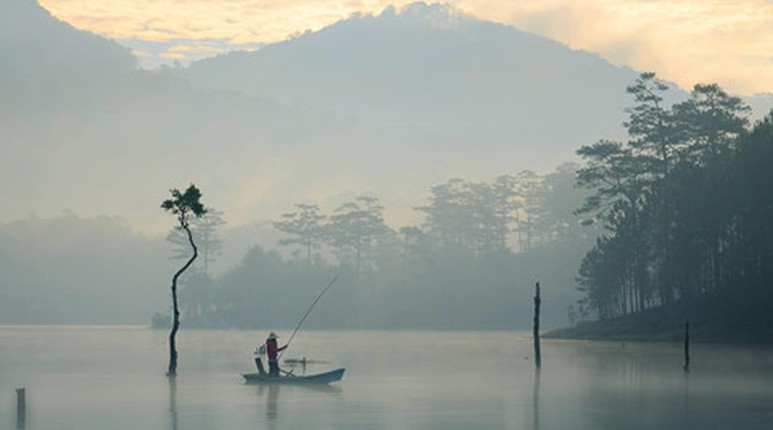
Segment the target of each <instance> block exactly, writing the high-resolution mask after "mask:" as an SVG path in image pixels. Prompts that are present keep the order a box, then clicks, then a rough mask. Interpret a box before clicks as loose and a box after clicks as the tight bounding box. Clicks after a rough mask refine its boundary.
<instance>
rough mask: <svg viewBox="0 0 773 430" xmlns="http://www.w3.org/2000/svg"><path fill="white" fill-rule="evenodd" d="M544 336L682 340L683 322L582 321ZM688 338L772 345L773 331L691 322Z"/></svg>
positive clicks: (643, 340) (555, 337)
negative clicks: (658, 325)
mask: <svg viewBox="0 0 773 430" xmlns="http://www.w3.org/2000/svg"><path fill="white" fill-rule="evenodd" d="M541 337H542V338H544V339H570V340H597V341H626V342H674V343H681V342H684V326H683V325H681V324H680V325H679V326H675V325H671V324H669V326H667V327H652V326H648V325H639V324H636V322H635V321H631V320H630V319H629V320H627V321H626V320H621V319H616V320H608V321H585V322H581V323H578V324H576V325H575V326H573V327H565V328H559V329H555V330H551V331H548V332H546V333H543V334H542V335H541ZM690 342H695V343H728V344H745V345H773V333H772V332H770V331H766V330H759V329H758V330H744V329H731V328H726V327H717V326H711V325H701V324H691V326H690Z"/></svg>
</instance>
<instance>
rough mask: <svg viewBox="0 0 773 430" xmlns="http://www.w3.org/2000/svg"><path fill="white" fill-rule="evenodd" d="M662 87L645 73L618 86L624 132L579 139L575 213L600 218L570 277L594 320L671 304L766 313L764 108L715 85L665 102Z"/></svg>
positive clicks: (768, 139) (770, 174)
mask: <svg viewBox="0 0 773 430" xmlns="http://www.w3.org/2000/svg"><path fill="white" fill-rule="evenodd" d="M669 90H670V88H669V85H668V84H667V83H665V82H664V81H662V80H660V79H659V78H658V77H657V76H656V75H655V74H654V73H643V74H641V75H640V77H639V78H638V79H637V80H636V81H635V82H634V84H633V85H631V86H629V87H628V88H627V91H628V93H630V94H631V95H632V96H633V100H634V104H633V106H632V107H631V108H630V109H629V110H628V120H627V121H626V122H625V123H624V126H625V128H626V131H627V139H626V140H624V141H614V140H600V141H598V142H596V143H594V144H591V145H586V146H583V147H581V148H580V149H579V150H578V151H577V153H578V154H579V155H580V156H581V157H582V159H583V165H582V166H581V168H580V169H579V170H578V172H577V183H578V185H580V186H583V187H585V188H587V189H588V190H590V191H591V194H590V195H589V196H588V197H587V198H586V200H585V201H584V203H583V205H582V206H580V207H579V209H578V210H577V213H578V214H579V215H582V216H584V217H585V219H586V221H587V222H589V223H597V224H601V225H603V227H604V228H605V231H606V233H605V234H603V235H601V236H600V237H599V238H598V239H597V241H596V243H595V245H594V246H593V248H592V249H591V250H590V251H589V252H588V253H587V255H586V256H585V257H584V259H583V261H582V264H581V266H580V270H579V275H578V278H577V282H578V285H579V288H580V290H581V291H582V293H583V299H582V301H581V305H582V306H583V308H584V309H585V310H586V311H588V312H590V313H591V314H593V315H595V316H597V317H598V318H600V319H608V318H614V317H618V316H623V315H630V314H637V313H640V312H642V311H645V310H647V309H651V308H657V307H664V308H671V307H674V306H676V307H678V308H679V309H682V311H681V312H680V315H679V316H680V317H681V318H684V317H689V316H690V313H701V312H710V310H711V309H714V310H719V309H722V310H721V311H718V312H716V313H715V315H720V314H724V315H725V316H728V315H730V314H732V313H734V312H735V311H738V312H739V314H738V315H741V316H740V317H738V319H740V320H743V321H747V322H750V321H758V322H759V321H761V320H767V319H769V318H767V319H766V318H765V317H764V315H765V313H766V311H765V306H764V303H770V299H771V298H773V297H771V296H773V289H771V288H770V285H769V280H770V279H771V278H770V275H771V273H770V272H771V270H773V234H771V233H773V228H771V225H770V220H771V219H773V217H771V216H772V215H773V195H772V194H771V190H773V187H771V186H773V170H772V169H770V166H771V165H773V112H771V113H770V114H769V115H768V116H767V117H766V118H765V119H764V120H762V121H760V122H758V123H757V124H755V125H754V126H753V127H750V124H749V120H748V115H749V113H750V109H749V107H748V106H746V105H745V104H744V103H743V102H742V101H741V100H740V99H739V98H738V97H734V96H731V95H728V94H727V93H726V92H725V91H724V90H722V88H720V87H719V86H718V85H716V84H699V85H695V86H694V88H693V89H692V91H691V92H690V94H689V96H688V97H687V98H686V99H684V100H680V101H676V102H673V103H667V101H666V94H667V93H668V91H669Z"/></svg>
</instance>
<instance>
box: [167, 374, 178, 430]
mask: <svg viewBox="0 0 773 430" xmlns="http://www.w3.org/2000/svg"><path fill="white" fill-rule="evenodd" d="M168 380H169V428H170V430H177V378H168Z"/></svg>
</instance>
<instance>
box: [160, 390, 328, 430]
mask: <svg viewBox="0 0 773 430" xmlns="http://www.w3.org/2000/svg"><path fill="white" fill-rule="evenodd" d="M304 391H305V392H317V393H330V394H341V393H342V389H341V387H338V386H333V385H324V384H323V385H314V384H309V385H292V386H282V384H260V385H258V387H257V394H258V397H259V398H263V397H265V398H266V400H265V417H266V423H267V427H268V428H269V429H272V430H273V429H276V428H280V427H279V422H280V421H281V417H280V415H281V412H280V409H281V408H280V392H281V393H282V394H281V396H282V398H285V401H287V400H288V399H292V398H298V396H299V394H301V392H304ZM175 430H176V429H175Z"/></svg>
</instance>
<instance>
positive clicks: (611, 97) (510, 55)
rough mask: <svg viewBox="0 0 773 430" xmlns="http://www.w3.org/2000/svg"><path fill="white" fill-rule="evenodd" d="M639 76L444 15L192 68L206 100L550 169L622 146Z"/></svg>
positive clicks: (335, 30) (303, 40)
mask: <svg viewBox="0 0 773 430" xmlns="http://www.w3.org/2000/svg"><path fill="white" fill-rule="evenodd" d="M636 74H637V73H636V72H634V71H633V70H630V69H627V68H620V67H615V66H613V65H611V64H610V63H608V62H607V61H605V60H603V59H601V58H599V57H598V56H596V55H593V54H590V53H587V52H581V51H574V50H572V49H570V48H568V47H566V46H563V45H561V44H559V43H556V42H553V41H551V40H548V39H545V38H542V37H539V36H536V35H533V34H529V33H525V32H522V31H519V30H517V29H515V28H512V27H509V26H505V25H500V24H495V23H492V22H486V21H481V20H478V19H476V18H474V17H472V16H468V15H464V14H462V13H461V12H459V11H456V10H455V9H453V8H452V7H450V6H446V5H438V4H435V5H426V4H423V3H416V4H413V5H411V6H408V7H406V8H405V9H403V10H401V11H399V12H398V11H395V10H394V9H387V10H385V11H384V12H383V13H382V14H381V15H378V16H354V17H352V18H350V19H348V20H345V21H341V22H339V23H337V24H335V25H333V26H330V27H328V28H325V29H323V30H321V31H319V32H315V33H307V34H304V35H302V36H300V37H298V38H297V39H293V40H288V41H286V42H283V43H278V44H274V45H270V46H267V47H265V48H264V49H260V50H258V51H256V52H249V53H247V52H236V53H231V54H227V55H223V56H220V57H216V58H212V59H207V60H202V61H200V62H197V63H194V64H193V65H192V66H191V67H190V68H189V69H188V70H186V72H185V76H187V77H188V78H189V79H190V80H191V82H192V83H193V84H194V85H195V86H197V87H199V88H205V89H210V90H212V89H218V90H232V91H243V92H247V93H249V94H254V95H259V96H263V97H269V98H273V99H277V100H283V101H286V102H289V103H299V104H304V105H311V106H323V107H325V108H331V109H333V110H334V111H335V112H337V113H338V114H339V115H341V116H344V117H351V118H355V119H356V120H358V121H360V122H362V123H364V124H368V125H373V126H378V127H384V126H401V127H410V128H413V129H417V130H422V131H424V132H426V133H437V134H439V135H441V136H442V138H439V139H438V138H436V139H432V140H431V141H429V142H423V141H417V142H415V143H414V145H416V146H421V147H426V146H429V147H431V148H432V149H443V150H457V149H460V150H468V151H476V152H477V151H480V152H483V153H487V154H493V153H496V154H498V155H506V156H508V157H511V158H512V159H513V163H514V164H518V165H519V166H535V167H539V168H543V167H546V166H554V165H556V164H557V163H559V162H561V161H565V160H566V159H568V158H570V157H572V156H573V151H574V149H575V148H576V147H577V146H578V145H579V144H582V143H584V142H589V141H592V140H594V139H596V138H597V136H599V133H604V134H607V135H609V134H612V135H615V134H618V130H619V125H620V123H621V122H622V120H623V117H624V112H623V108H624V107H625V106H626V105H628V104H629V100H628V98H627V96H626V94H625V91H624V90H625V86H626V85H628V84H630V83H631V82H632V81H633V79H634V78H635V76H636Z"/></svg>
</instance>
